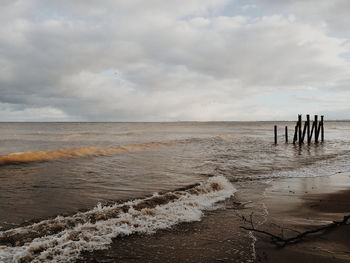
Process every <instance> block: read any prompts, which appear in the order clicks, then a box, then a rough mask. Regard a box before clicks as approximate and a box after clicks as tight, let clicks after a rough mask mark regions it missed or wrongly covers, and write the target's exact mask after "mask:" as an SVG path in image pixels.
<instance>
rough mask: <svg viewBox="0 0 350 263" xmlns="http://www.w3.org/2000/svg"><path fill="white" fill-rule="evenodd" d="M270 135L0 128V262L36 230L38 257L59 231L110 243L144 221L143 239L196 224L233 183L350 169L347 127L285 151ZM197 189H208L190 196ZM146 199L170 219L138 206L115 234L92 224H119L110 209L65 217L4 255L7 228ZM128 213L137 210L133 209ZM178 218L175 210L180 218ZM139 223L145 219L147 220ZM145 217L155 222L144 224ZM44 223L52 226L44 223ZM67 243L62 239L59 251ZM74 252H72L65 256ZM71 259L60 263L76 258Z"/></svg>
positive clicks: (204, 129)
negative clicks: (54, 227)
mask: <svg viewBox="0 0 350 263" xmlns="http://www.w3.org/2000/svg"><path fill="white" fill-rule="evenodd" d="M278 125H279V126H280V127H281V130H280V132H281V134H282V131H283V127H284V125H289V126H290V127H291V128H292V126H293V123H279V124H278ZM272 128H273V123H268V122H256V123H255V122H252V123H238V122H222V123H221V122H214V123H212V122H209V123H196V122H193V123H192V122H186V123H1V124H0V135H1V137H0V141H1V147H0V154H1V156H0V227H1V229H0V230H3V231H2V232H0V242H1V240H3V243H4V244H5V246H6V247H5V248H1V247H0V259H1V257H3V258H5V259H6V255H8V254H9V253H11V254H16V253H19V254H18V255H20V254H21V253H22V254H23V253H24V254H25V253H26V252H25V251H27V250H26V249H28V247H23V245H24V243H25V242H32V241H33V240H34V239H35V238H42V237H41V236H43V235H44V233H45V235H46V234H48V235H52V237H53V236H54V235H55V236H54V238H52V239H51V240H40V242H41V243H45V242H46V243H45V244H46V247H45V248H43V247H41V248H39V250H38V251H39V252H38V253H39V254H40V253H44V252H45V251H46V250H47V249H48V247H49V248H51V249H53V247H55V246H56V245H53V244H56V243H57V242H58V241H57V240H63V238H64V237H63V236H62V235H60V233H61V234H62V233H65V234H67V235H68V234H69V235H71V236H70V237H71V239H70V240H75V239H76V240H83V239H84V238H87V236H89V235H90V234H91V233H92V232H94V231H95V232H94V234H93V235H92V236H95V238H96V236H99V235H102V236H103V235H105V234H106V233H109V234H110V233H111V232H113V233H114V236H113V235H111V236H110V238H114V237H116V236H118V235H119V234H120V233H124V232H123V231H126V232H125V233H124V234H127V235H129V234H132V233H135V232H137V231H141V230H137V229H138V227H139V225H140V224H143V222H147V226H144V229H146V228H147V231H145V232H149V231H148V230H149V229H153V230H152V231H155V230H156V229H166V228H168V227H170V226H172V225H174V224H177V223H179V222H191V221H196V220H197V219H198V218H200V217H201V216H202V214H201V212H200V211H202V210H206V209H209V208H210V207H211V206H212V205H213V203H214V201H215V202H217V201H218V200H222V199H225V198H227V197H229V196H230V195H232V194H233V193H234V191H231V190H230V187H231V186H232V184H233V185H234V184H235V182H236V183H238V182H239V183H240V184H242V183H243V184H244V183H247V184H249V183H250V182H252V181H256V180H266V179H269V178H275V177H295V176H302V177H304V176H322V175H328V174H330V173H335V172H343V171H349V170H350V165H349V164H348V161H347V160H348V158H349V157H350V136H349V135H350V123H346V122H329V123H326V142H324V143H319V144H317V145H315V144H312V145H310V146H308V145H304V146H302V147H299V146H294V145H292V144H288V145H286V144H284V143H283V140H284V139H283V136H282V135H281V136H280V138H279V140H280V141H281V143H280V144H278V145H277V146H275V145H273V144H272V141H273V137H272V135H273V134H272V131H273V130H272ZM290 134H292V129H290ZM208 178H214V180H219V183H218V185H219V186H218V187H219V188H218V189H215V186H213V188H210V189H209V190H208V189H207V188H205V187H206V186H205V185H204V186H203V185H202V186H193V187H189V189H187V188H186V189H187V190H184V191H185V193H183V194H180V195H178V194H175V196H173V193H174V192H173V191H174V189H177V188H179V187H187V186H189V185H193V184H197V183H199V182H203V183H202V184H209V185H210V183H208V181H207V180H208ZM225 178H226V179H225ZM225 180H226V181H225ZM227 180H228V181H227ZM195 187H204V188H205V189H206V190H203V191H202V190H200V191H197V192H196V191H194V190H193V189H195ZM191 189H192V190H191ZM230 191H231V192H230ZM154 192H164V195H170V196H172V198H170V199H169V198H168V197H169V196H167V197H166V198H165V199H166V200H167V201H165V202H164V201H162V202H161V203H159V207H160V208H159V209H167V211H172V210H171V209H176V211H177V212H178V214H176V213H175V214H174V217H173V218H172V219H171V220H170V219H169V218H168V217H167V218H165V217H164V218H163V217H162V216H161V215H162V213H163V212H162V211H161V210H152V209H155V207H147V206H145V207H143V208H142V209H146V210H142V209H141V210H142V213H141V212H140V213H141V214H137V213H136V212H135V213H136V214H137V215H133V216H134V217H135V216H136V217H137V218H139V221H138V222H136V223H135V222H133V223H132V224H136V225H137V226H135V225H133V226H132V228H123V227H124V226H123V224H120V225H119V226H118V227H119V228H118V230H116V229H115V228H108V229H109V230H108V231H107V230H106V229H107V228H104V229H99V228H98V224H99V223H101V222H104V223H106V222H107V223H106V225H108V224H109V223H111V224H112V221H108V220H116V218H118V220H121V219H120V218H119V217H120V212H113V213H112V212H110V211H109V210H108V209H107V210H108V211H109V212H106V211H105V208H103V206H102V207H98V208H95V209H98V210H99V211H100V210H101V209H102V210H101V211H102V212H101V211H100V212H99V213H100V214H102V215H101V216H100V217H99V218H97V219H96V218H95V219H94V218H91V217H89V218H88V219H86V220H85V221H84V220H83V221H81V219H79V220H76V218H75V219H73V221H69V220H68V219H67V218H69V217H63V218H65V219H62V220H63V221H65V220H68V221H69V222H68V223H67V225H64V224H63V225H62V222H61V221H60V224H61V225H60V227H61V228H58V229H57V230H56V231H51V230H50V229H51V228H52V226H51V228H50V227H48V226H47V227H45V229H46V230H44V229H40V231H42V232H41V234H43V235H41V234H39V237H37V236H32V237H29V236H30V235H29V236H16V237H15V243H14V244H12V246H15V248H18V249H17V250H16V249H15V250H8V248H7V246H8V245H9V244H8V242H9V239H7V241H6V242H7V243H6V242H5V241H4V240H6V238H4V237H5V236H6V235H7V236H6V237H8V233H9V232H5V230H7V229H18V231H23V228H21V227H19V225H21V224H23V223H24V224H28V223H25V222H28V221H33V220H34V221H40V220H41V219H46V218H52V217H54V216H56V215H59V214H67V215H68V214H69V215H71V216H72V215H77V214H76V213H77V212H78V211H86V210H89V209H91V208H92V207H95V206H96V205H97V204H98V203H99V202H102V203H108V204H111V205H112V206H113V205H114V204H115V203H116V202H117V203H120V204H121V205H122V206H124V205H125V204H126V203H124V202H127V200H131V199H134V198H141V200H144V199H142V198H144V197H146V196H150V195H152V194H153V193H154ZM161 199H162V198H160V199H159V200H161ZM163 199H164V198H163ZM157 200H158V199H157ZM157 204H158V203H157ZM129 206H132V207H133V209H134V208H135V204H129ZM184 207H186V209H189V211H192V209H193V211H192V212H191V213H184V212H183V210H181V209H183V208H184ZM118 209H119V208H118ZM118 209H117V210H118ZM125 209H126V208H124V210H125ZM128 209H130V207H128ZM147 209H149V210H147ZM157 209H158V208H157ZM122 210H123V209H122ZM124 210H123V213H124V212H125V215H123V216H125V217H127V216H128V215H129V214H130V211H129V210H128V211H126V210H125V211H124ZM136 210H137V209H136ZM89 211H94V210H89ZM118 211H120V210H118ZM174 211H175V210H174ZM179 211H180V212H181V213H183V216H182V217H181V216H179V213H180V212H179ZM106 213H107V214H106ZM111 213H112V214H111ZM181 213H180V214H181ZM170 214H171V213H170ZM107 215H108V216H107ZM144 216H150V218H148V217H147V220H148V221H147V220H146V219H145V218H143V217H144ZM152 216H153V217H154V218H157V222H158V223H155V222H153V221H152ZM79 218H80V217H79ZM160 218H163V219H162V220H164V221H163V223H164V224H163V225H159V220H160ZM174 218H176V219H174ZM39 219H40V220H39ZM74 220H76V221H74ZM101 220H102V221H101ZM123 220H124V221H125V220H126V221H127V220H129V219H125V218H124V219H123ZM123 220H122V221H123ZM169 220H170V221H171V222H170V221H169ZM126 221H125V222H126ZM118 222H119V223H120V222H121V221H118ZM128 222H129V223H128V226H129V227H130V221H128ZM152 222H153V223H152ZM56 223H57V222H56ZM56 223H55V224H56ZM78 223H79V224H86V223H88V224H92V225H93V226H91V225H89V227H92V228H94V230H91V231H90V232H89V231H87V230H86V229H84V230H81V231H80V232H79V233H85V234H84V235H85V236H84V237H83V236H81V237H80V238H81V239H79V238H77V237H76V238H75V239H74V235H77V234H72V233H71V232H69V231H70V230H71V229H73V228H76V227H77V226H78ZM114 223H116V222H114V221H113V224H114ZM119 223H118V224H119ZM47 224H48V225H50V224H54V223H53V222H51V221H49V222H48V223H47ZM96 224H97V225H96ZM152 224H153V225H152ZM157 224H158V225H157ZM29 226H31V224H29ZM85 227H87V226H85ZM47 229H49V230H47ZM68 229H70V230H69V231H68ZM10 231H11V230H10ZM16 231H17V230H16ZM40 231H39V232H40ZM45 231H49V232H45ZM50 231H51V232H50ZM101 231H102V232H101ZM104 231H107V232H104ZM118 231H119V232H118ZM128 231H129V232H128ZM130 231H131V232H130ZM133 231H134V232H133ZM68 232H69V233H68ZM117 232H118V233H117ZM141 232H142V231H141ZM4 233H7V234H6V235H5V234H4ZM103 233H105V234H103ZM1 238H3V239H1ZM67 240H68V239H67ZM16 242H17V244H16ZM60 242H61V241H60ZM96 242H97V243H98V242H100V243H99V244H102V243H103V244H105V243H106V244H107V243H108V242H109V241H108V240H107V239H98V240H96ZM10 243H11V242H10ZM58 243H59V242H58ZM32 245H33V244H32ZM65 245H67V244H66V243H65V242H63V241H62V246H65ZM96 247H98V246H97V245H96ZM101 247H103V246H101ZM82 248H83V249H82V251H83V250H84V249H85V248H86V247H84V245H82ZM11 249H12V248H11ZM31 249H33V247H32V248H31ZM80 252H81V251H80V250H79V251H78V252H77V251H75V250H71V251H70V253H73V254H74V253H78V254H79V253H80ZM1 253H3V254H1ZM6 253H7V254H6ZM45 253H46V252H45ZM67 253H68V252H67ZM24 254H23V255H24ZM73 254H71V255H70V254H68V255H66V257H68V258H74V257H75V254H74V255H73ZM2 255H5V256H2ZM18 257H21V256H18ZM5 259H4V260H5ZM6 260H7V259H6ZM8 262H11V261H8Z"/></svg>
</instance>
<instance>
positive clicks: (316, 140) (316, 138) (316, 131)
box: [314, 115, 319, 143]
mask: <svg viewBox="0 0 350 263" xmlns="http://www.w3.org/2000/svg"><path fill="white" fill-rule="evenodd" d="M317 119H318V116H317V115H315V121H314V125H315V143H318V130H319V129H318V121H317Z"/></svg>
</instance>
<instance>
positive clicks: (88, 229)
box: [0, 176, 236, 263]
mask: <svg viewBox="0 0 350 263" xmlns="http://www.w3.org/2000/svg"><path fill="white" fill-rule="evenodd" d="M235 191H236V190H235V188H234V187H233V185H232V184H231V183H230V182H229V181H228V180H227V179H226V178H225V177H222V176H217V177H211V178H209V179H208V180H207V181H206V182H202V183H200V184H198V185H197V186H194V187H192V188H190V189H187V190H181V191H180V190H179V191H174V192H168V193H165V194H154V195H153V196H151V197H149V198H145V199H138V200H134V201H128V202H126V203H122V204H113V205H108V206H102V205H101V204H99V205H97V206H96V207H95V208H94V209H92V210H90V211H87V212H83V213H77V214H75V215H72V216H66V217H64V216H58V217H56V218H54V219H50V220H44V221H42V222H39V223H36V224H32V225H28V226H24V227H18V228H15V229H11V230H7V231H3V232H0V244H4V245H3V246H0V261H1V262H5V263H9V262H48V261H51V262H73V261H75V260H76V259H78V258H79V257H80V254H81V252H83V251H93V250H101V249H106V248H108V246H109V244H110V243H111V242H112V239H113V238H116V237H118V236H125V235H131V234H135V233H144V234H152V233H154V232H156V231H157V230H159V229H166V228H169V227H171V226H173V225H175V224H178V223H181V222H193V221H199V220H200V219H201V217H202V215H203V211H204V210H207V209H211V208H213V205H214V204H215V203H216V202H219V201H223V200H225V199H226V198H228V197H230V196H232V195H233V194H234V193H235Z"/></svg>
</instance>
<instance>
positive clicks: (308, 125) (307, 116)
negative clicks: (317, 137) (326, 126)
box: [306, 114, 311, 143]
mask: <svg viewBox="0 0 350 263" xmlns="http://www.w3.org/2000/svg"><path fill="white" fill-rule="evenodd" d="M306 122H307V143H310V142H311V137H310V115H309V114H307V115H306Z"/></svg>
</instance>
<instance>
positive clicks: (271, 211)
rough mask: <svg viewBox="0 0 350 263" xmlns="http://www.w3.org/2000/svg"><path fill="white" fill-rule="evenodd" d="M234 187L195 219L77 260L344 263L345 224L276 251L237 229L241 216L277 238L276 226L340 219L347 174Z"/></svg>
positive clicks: (348, 234)
mask: <svg viewBox="0 0 350 263" xmlns="http://www.w3.org/2000/svg"><path fill="white" fill-rule="evenodd" d="M235 187H236V188H237V190H238V191H237V192H236V194H235V196H234V197H233V198H230V199H228V200H226V201H224V202H222V203H220V204H218V206H219V207H218V209H217V210H213V211H207V212H206V213H205V215H204V216H203V218H202V219H201V221H198V222H189V223H181V224H179V225H176V226H174V227H172V228H170V229H166V230H161V231H157V232H156V233H155V234H153V235H131V236H125V237H121V238H117V239H115V240H114V242H113V243H112V245H111V247H110V248H109V249H107V250H103V251H94V252H85V253H83V257H82V259H80V260H78V262H114V261H115V260H118V262H128V263H129V262H140V261H143V262H264V263H266V262H272V263H274V262H281V259H282V258H283V262H301V263H303V262H308V263H309V262H321V263H322V262H339V263H343V262H350V254H348V252H347V250H348V248H349V247H350V226H349V225H346V226H342V227H340V228H336V229H334V230H333V231H329V232H327V233H325V234H322V235H314V236H312V237H310V238H307V239H306V240H305V241H303V242H300V243H298V244H295V245H290V246H287V247H284V248H282V249H279V248H276V247H275V246H274V245H271V243H270V242H269V240H268V238H266V237H265V236H261V235H257V234H255V233H254V234H253V235H252V234H251V233H249V231H245V230H242V229H240V226H243V225H244V224H245V223H244V222H243V220H242V216H244V217H245V218H249V216H250V215H252V214H253V218H254V223H255V224H256V227H257V228H259V229H260V228H262V229H265V230H268V231H271V232H273V233H275V234H277V235H278V234H280V232H281V229H280V228H278V227H276V225H279V226H282V227H283V228H285V234H286V235H293V234H294V235H295V232H294V231H288V230H287V229H295V230H297V231H304V230H306V229H314V228H316V227H318V226H321V225H327V224H329V223H330V222H332V220H341V219H342V216H343V215H345V214H350V173H341V174H335V175H330V176H324V177H312V178H282V179H274V180H272V181H270V182H269V183H262V182H252V183H246V182H245V183H235ZM339 198H340V199H341V200H343V202H339V200H340V199H339ZM319 200H323V201H321V202H320V201H319ZM317 202H318V203H320V204H318V203H317ZM329 204H334V205H332V206H330V205H329ZM329 208H331V210H329ZM327 209H328V210H327ZM347 212H348V213H347ZM255 240H256V241H255ZM254 241H255V242H254Z"/></svg>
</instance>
